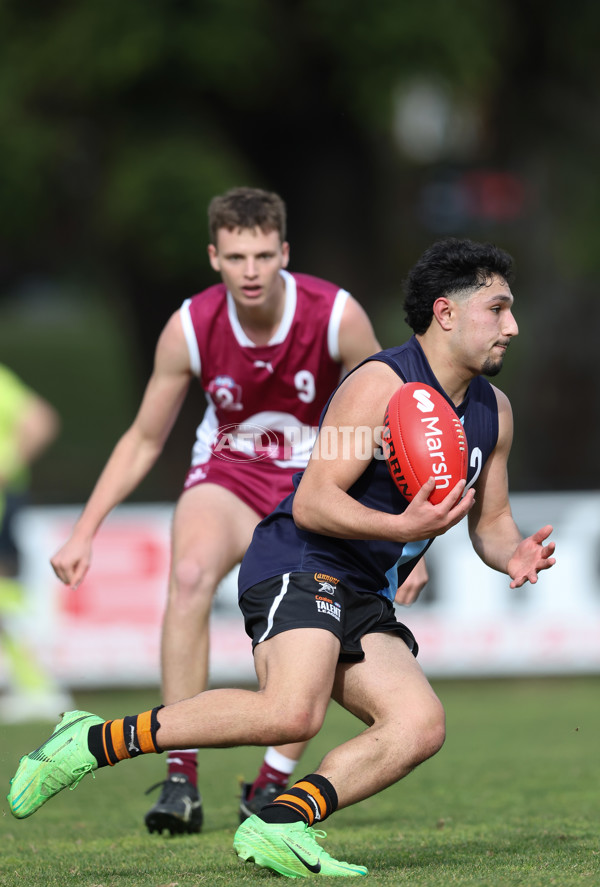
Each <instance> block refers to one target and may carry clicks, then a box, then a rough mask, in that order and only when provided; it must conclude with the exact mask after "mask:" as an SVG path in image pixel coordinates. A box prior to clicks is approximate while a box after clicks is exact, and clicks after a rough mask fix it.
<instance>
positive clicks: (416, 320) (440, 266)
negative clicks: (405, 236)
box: [404, 237, 513, 335]
mask: <svg viewBox="0 0 600 887" xmlns="http://www.w3.org/2000/svg"><path fill="white" fill-rule="evenodd" d="M493 274H497V275H498V276H499V277H502V278H503V279H504V280H506V282H507V283H510V281H511V279H512V276H513V259H512V256H510V255H509V254H508V253H507V252H505V251H504V250H503V249H500V248H499V247H497V246H494V244H492V243H476V242H475V241H473V240H460V239H458V238H456V237H447V238H445V239H444V240H438V241H436V243H434V244H433V245H432V246H430V247H429V249H427V250H425V252H424V253H423V255H422V256H421V258H420V259H419V260H418V262H417V263H416V264H415V265H414V266H413V268H412V269H411V270H410V272H409V273H408V276H407V278H406V280H405V281H404V293H405V297H404V309H405V311H406V316H405V320H406V322H407V324H408V325H409V326H410V328H411V329H412V330H413V332H414V333H416V334H417V335H420V334H422V333H424V332H425V331H426V330H427V329H428V327H429V325H430V323H431V320H432V318H433V303H434V302H435V300H436V299H439V298H440V296H452V295H453V294H454V295H456V294H458V293H459V292H461V291H462V292H464V293H465V294H468V293H469V292H475V291H476V290H478V289H479V288H480V287H482V286H485V284H486V283H488V282H489V281H490V279H491V277H492V275H493Z"/></svg>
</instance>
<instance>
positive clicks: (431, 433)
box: [382, 382, 468, 504]
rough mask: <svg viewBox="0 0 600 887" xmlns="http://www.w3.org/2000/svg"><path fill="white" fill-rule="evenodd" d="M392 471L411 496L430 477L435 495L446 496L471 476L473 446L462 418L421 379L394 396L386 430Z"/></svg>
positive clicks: (436, 499)
mask: <svg viewBox="0 0 600 887" xmlns="http://www.w3.org/2000/svg"><path fill="white" fill-rule="evenodd" d="M382 447H383V451H384V456H385V460H386V462H387V466H388V469H389V472H390V475H391V477H392V479H393V481H394V483H395V484H396V486H397V488H398V490H399V491H400V492H401V493H402V495H403V496H404V498H405V499H408V500H411V499H412V498H413V497H414V496H415V495H416V494H417V493H418V491H419V490H420V489H421V487H422V486H423V484H424V483H426V481H427V480H428V479H429V478H430V477H433V478H435V489H434V490H433V492H432V494H431V496H430V497H429V499H430V501H431V502H433V503H434V504H437V503H438V502H441V501H442V499H444V498H445V496H446V495H447V494H448V492H449V491H450V490H451V489H452V488H453V487H454V486H455V485H456V484H457V483H458V481H459V480H461V479H464V478H466V476H467V459H468V447H467V440H466V437H465V431H464V428H463V426H462V424H461V421H460V419H459V418H458V416H457V414H456V413H455V412H454V410H453V408H452V407H451V406H450V404H449V403H448V401H447V400H446V398H445V397H444V396H443V395H442V394H441V393H440V392H439V391H436V389H435V388H432V387H431V386H430V385H425V384H423V383H421V382H406V383H405V384H404V385H402V387H401V388H399V389H398V390H397V391H396V392H395V393H394V394H393V395H392V397H391V399H390V402H389V404H388V407H387V410H386V414H385V419H384V430H383V435H382Z"/></svg>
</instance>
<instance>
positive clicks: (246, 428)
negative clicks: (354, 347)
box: [180, 271, 348, 487]
mask: <svg viewBox="0 0 600 887" xmlns="http://www.w3.org/2000/svg"><path fill="white" fill-rule="evenodd" d="M281 275H282V277H283V280H284V282H285V306H284V311H283V316H282V319H281V323H280V324H279V328H278V329H277V331H276V332H275V334H274V335H273V337H272V339H271V340H270V341H269V343H268V344H267V345H255V344H254V343H253V342H252V341H251V340H250V339H249V338H248V337H247V336H246V334H245V333H244V331H243V329H242V327H241V325H240V322H239V319H238V316H237V312H236V308H235V302H234V300H233V298H232V296H231V294H230V293H229V292H227V290H226V287H225V286H224V284H222V283H221V284H217V285H215V286H213V287H210V288H209V289H207V290H204V291H203V292H201V293H199V294H198V295H196V296H193V297H192V298H191V299H187V300H186V301H185V302H184V303H183V305H182V306H181V309H180V311H181V320H182V324H183V329H184V333H185V337H186V341H187V345H188V349H189V355H190V362H191V367H192V370H193V372H194V373H195V374H196V375H197V376H198V377H199V380H200V383H201V385H202V388H203V389H204V391H205V392H206V397H207V402H208V403H207V409H206V412H205V415H204V419H203V421H202V423H201V424H200V426H199V427H198V430H197V435H196V442H195V445H194V448H193V452H192V468H191V469H190V471H189V473H188V479H187V480H186V487H187V486H192V485H193V484H194V483H196V482H202V480H203V479H204V478H205V476H206V475H205V472H204V470H203V468H202V466H204V465H206V463H208V462H211V461H212V460H214V459H218V460H219V461H220V462H222V463H223V464H222V466H221V467H222V468H227V463H229V466H230V468H231V469H232V470H235V468H236V466H237V467H240V465H241V464H242V463H243V464H246V465H247V464H248V462H251V463H260V462H264V463H268V471H269V472H270V471H272V469H273V468H279V469H284V470H285V471H286V473H287V472H288V471H289V470H290V469H294V470H298V469H301V468H304V467H305V466H306V463H307V462H308V458H309V456H310V452H311V450H312V447H313V444H314V440H315V437H316V431H317V426H318V423H319V417H320V415H321V411H322V409H323V407H324V406H325V404H326V403H327V399H328V398H329V396H330V394H331V392H332V391H333V389H334V388H335V387H336V385H337V384H338V382H339V381H340V377H341V375H342V369H341V363H340V354H339V342H338V339H339V326H340V320H341V316H342V312H343V310H344V305H345V304H346V299H347V298H348V293H347V291H346V290H343V289H340V288H339V287H337V286H335V285H334V284H332V283H328V282H327V281H324V280H320V279H318V278H316V277H311V276H309V275H306V274H290V273H289V272H287V271H281ZM196 467H197V470H196V472H195V471H194V469H195V468H196ZM254 467H256V468H258V467H259V465H255V466H254ZM263 467H264V468H267V465H264V466H263Z"/></svg>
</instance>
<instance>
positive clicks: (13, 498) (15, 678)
mask: <svg viewBox="0 0 600 887" xmlns="http://www.w3.org/2000/svg"><path fill="white" fill-rule="evenodd" d="M59 429H60V419H59V416H58V413H57V412H56V410H55V409H54V407H53V406H51V405H50V404H49V403H48V402H47V401H46V400H44V398H42V397H40V395H38V394H37V393H36V392H35V391H32V389H31V388H29V387H28V386H27V385H26V384H25V383H24V382H23V381H22V380H21V379H20V378H19V377H18V376H17V375H16V374H15V373H14V372H12V370H10V369H9V368H8V367H6V366H4V365H3V364H0V648H1V650H2V653H3V657H4V660H5V662H6V665H7V667H8V674H7V678H8V687H7V688H5V692H3V694H2V695H1V696H0V721H2V722H3V723H15V722H18V721H26V720H40V719H41V720H46V719H53V718H55V717H56V715H57V714H60V712H61V711H62V710H63V709H64V708H65V707H68V706H69V705H70V703H71V702H72V700H71V699H70V696H69V695H68V693H65V692H64V691H63V690H61V689H60V687H58V685H57V683H56V681H55V679H54V678H53V676H52V675H50V674H48V673H47V672H46V670H45V669H44V668H43V667H42V666H41V665H40V664H39V662H38V660H37V657H36V655H35V652H34V651H33V650H31V649H30V647H29V645H28V644H27V643H26V642H25V641H24V640H23V638H22V637H20V632H19V630H18V628H17V625H18V622H19V616H22V615H23V614H24V613H25V612H26V607H27V602H26V595H25V589H24V588H23V586H22V584H21V582H20V581H19V572H20V570H19V568H20V564H19V549H18V545H17V542H16V540H15V537H14V519H15V516H16V514H17V513H18V511H19V510H20V509H21V508H22V507H23V506H24V505H25V503H26V501H27V496H28V492H29V485H30V481H31V472H30V467H31V465H32V463H33V462H34V461H35V460H36V459H37V458H38V456H40V455H41V454H42V453H43V452H44V451H45V450H46V449H47V448H48V447H49V446H50V444H51V443H52V442H53V441H54V440H55V438H56V437H57V435H58V432H59Z"/></svg>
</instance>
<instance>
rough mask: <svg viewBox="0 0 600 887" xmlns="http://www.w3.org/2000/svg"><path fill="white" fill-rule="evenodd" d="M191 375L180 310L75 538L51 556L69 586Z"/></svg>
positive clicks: (165, 427) (147, 462) (159, 438)
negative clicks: (104, 521)
mask: <svg viewBox="0 0 600 887" xmlns="http://www.w3.org/2000/svg"><path fill="white" fill-rule="evenodd" d="M191 377H192V374H191V369H190V365H189V357H188V350H187V345H186V343H185V337H184V334H183V328H182V326H181V320H180V318H179V313H178V312H176V313H175V314H173V315H172V317H171V318H170V320H169V321H168V323H167V325H166V326H165V328H164V330H163V332H162V333H161V336H160V338H159V340H158V344H157V347H156V353H155V360H154V369H153V372H152V375H151V377H150V379H149V381H148V384H147V386H146V390H145V392H144V396H143V399H142V403H141V405H140V408H139V410H138V413H137V415H136V417H135V419H134V421H133V423H132V425H131V426H130V427H129V428H128V429H127V431H126V432H125V433H124V434H123V436H122V437H121V438H120V440H119V441H118V443H117V444H116V446H115V448H114V450H113V451H112V453H111V455H110V457H109V459H108V462H107V463H106V465H105V467H104V469H103V471H102V473H101V475H100V477H99V479H98V481H97V483H96V486H95V487H94V490H93V492H92V494H91V496H90V498H89V500H88V502H87V504H86V506H85V508H84V510H83V512H82V514H81V516H80V518H79V520H78V521H77V523H76V525H75V527H74V529H73V533H72V535H71V537H70V538H69V539H68V541H67V542H66V543H65V545H63V546H62V548H60V549H59V551H57V553H56V554H55V555H54V557H53V558H52V560H51V564H52V567H53V569H54V572H55V573H56V575H57V576H58V578H59V579H61V581H62V582H64V583H65V584H68V585H71V586H72V587H77V586H78V585H79V584H80V583H81V581H82V579H83V577H84V576H85V574H86V572H87V570H88V569H89V566H90V562H91V550H92V541H93V538H94V535H95V533H96V532H97V530H98V528H99V527H100V525H101V523H102V521H103V520H104V519H105V517H106V516H107V515H108V514H109V513H110V512H111V511H112V509H113V508H114V507H115V506H116V505H118V504H119V503H120V502H122V501H123V500H124V499H126V498H127V496H129V495H130V493H131V492H132V491H133V490H135V488H136V487H137V486H138V484H139V483H140V482H141V481H142V479H143V478H144V477H145V476H146V474H148V472H149V471H150V469H151V468H152V466H153V465H154V463H155V462H156V460H157V458H158V456H159V455H160V452H161V451H162V448H163V446H164V443H165V441H166V439H167V437H168V435H169V432H170V431H171V428H172V427H173V423H174V422H175V419H176V418H177V415H178V413H179V410H180V409H181V405H182V403H183V400H184V398H185V395H186V392H187V389H188V386H189V382H190V380H191Z"/></svg>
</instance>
